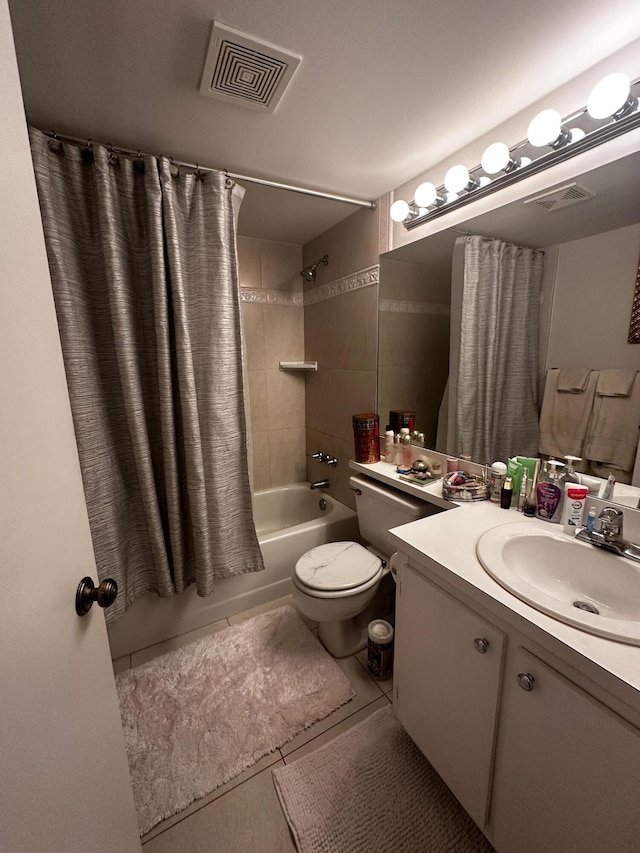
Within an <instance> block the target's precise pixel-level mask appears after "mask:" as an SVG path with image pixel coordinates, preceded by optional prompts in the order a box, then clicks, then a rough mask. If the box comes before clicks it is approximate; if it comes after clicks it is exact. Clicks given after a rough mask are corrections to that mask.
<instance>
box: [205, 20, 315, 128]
mask: <svg viewBox="0 0 640 853" xmlns="http://www.w3.org/2000/svg"><path fill="white" fill-rule="evenodd" d="M300 59H301V57H299V56H296V55H295V54H293V53H289V52H288V51H286V50H284V49H283V48H281V47H275V46H274V45H272V44H269V43H268V42H265V41H260V40H259V39H256V38H254V37H252V36H249V35H247V34H246V33H241V32H240V31H239V30H234V29H233V28H232V27H227V26H224V25H223V24H219V23H217V22H216V21H214V22H213V27H212V29H211V38H210V40H209V49H208V51H207V58H206V60H205V63H204V71H203V72H202V79H201V81H200V94H201V95H206V96H208V97H210V98H217V99H218V100H222V101H227V102H228V103H232V104H237V105H238V106H241V107H247V108H249V109H252V110H260V111H261V112H266V113H272V112H273V111H274V110H275V108H276V106H277V104H278V101H279V100H280V98H281V97H282V95H283V94H284V90H285V88H286V87H287V85H288V84H289V82H290V80H291V78H292V77H293V73H294V71H295V70H296V68H297V67H298V65H299V64H300Z"/></svg>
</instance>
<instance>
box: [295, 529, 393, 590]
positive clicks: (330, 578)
mask: <svg viewBox="0 0 640 853" xmlns="http://www.w3.org/2000/svg"><path fill="white" fill-rule="evenodd" d="M381 577H382V561H381V560H380V558H379V557H377V556H376V555H375V554H372V553H371V552H370V551H367V549H366V548H363V547H362V545H359V544H358V543H357V542H328V543H326V544H324V545H318V546H317V547H315V548H311V550H309V551H307V552H306V553H305V554H303V555H302V556H301V557H300V559H299V560H298V561H297V563H296V567H295V571H294V573H293V582H294V583H295V585H296V586H297V587H298V589H300V590H301V591H302V592H305V593H307V595H311V596H315V597H317V598H342V597H345V596H349V595H355V594H357V593H360V592H363V591H364V590H367V589H369V588H370V587H372V586H373V585H374V584H376V583H378V581H379V580H380V578H381Z"/></svg>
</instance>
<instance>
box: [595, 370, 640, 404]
mask: <svg viewBox="0 0 640 853" xmlns="http://www.w3.org/2000/svg"><path fill="white" fill-rule="evenodd" d="M636 372H637V371H636V370H635V369H634V368H616V369H614V370H601V371H600V375H599V376H598V384H597V386H596V394H600V396H602V397H629V396H630V394H631V391H632V389H633V383H634V382H635V378H636Z"/></svg>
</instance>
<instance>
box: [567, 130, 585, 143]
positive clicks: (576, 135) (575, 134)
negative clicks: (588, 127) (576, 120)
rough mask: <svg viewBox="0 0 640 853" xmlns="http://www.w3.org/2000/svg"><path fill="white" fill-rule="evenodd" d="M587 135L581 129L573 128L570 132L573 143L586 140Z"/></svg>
mask: <svg viewBox="0 0 640 853" xmlns="http://www.w3.org/2000/svg"><path fill="white" fill-rule="evenodd" d="M586 135H587V134H586V133H585V132H584V130H583V129H582V128H581V127H572V128H571V130H570V131H569V136H570V137H571V141H572V142H578V141H579V140H580V139H584V138H585V136H586Z"/></svg>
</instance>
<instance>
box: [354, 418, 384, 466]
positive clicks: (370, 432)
mask: <svg viewBox="0 0 640 853" xmlns="http://www.w3.org/2000/svg"><path fill="white" fill-rule="evenodd" d="M352 420H353V441H354V445H355V455H356V462H361V463H363V464H365V465H370V464H371V463H372V462H379V461H380V424H379V421H378V416H377V415H376V414H375V412H364V413H363V414H360V415H353V418H352Z"/></svg>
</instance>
